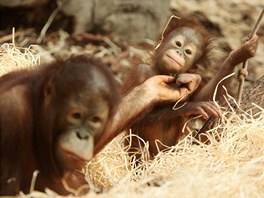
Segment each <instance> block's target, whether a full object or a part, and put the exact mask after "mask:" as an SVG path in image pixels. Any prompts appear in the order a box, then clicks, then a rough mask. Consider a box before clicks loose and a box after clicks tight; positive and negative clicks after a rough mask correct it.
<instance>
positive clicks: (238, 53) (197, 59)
mask: <svg viewBox="0 0 264 198" xmlns="http://www.w3.org/2000/svg"><path fill="white" fill-rule="evenodd" d="M211 43H212V42H211V38H210V36H209V34H208V33H207V31H206V30H205V29H204V28H203V27H202V25H201V24H199V23H198V22H197V21H195V20H194V19H191V18H189V19H179V18H176V17H175V18H173V17H172V18H171V20H170V21H169V23H168V24H167V26H166V28H165V30H164V31H163V33H162V35H161V41H160V43H159V44H158V46H157V47H156V50H155V53H154V58H153V64H152V65H145V64H141V65H139V66H137V67H135V68H133V69H132V70H131V71H129V72H128V75H127V78H126V79H125V80H124V84H123V89H122V94H123V95H126V94H127V93H128V92H129V91H130V90H131V89H132V88H133V87H135V86H137V85H138V84H141V83H142V82H144V81H145V80H146V79H148V78H149V77H151V76H154V75H160V74H162V75H171V76H175V82H174V83H172V84H170V86H171V87H172V88H173V87H186V86H187V87H188V83H190V82H197V84H196V88H197V87H198V86H199V84H200V82H201V77H200V75H198V74H194V73H192V72H194V71H195V69H196V67H197V65H198V64H201V65H204V64H206V62H207V61H208V59H209V56H208V54H209V52H210V50H211V49H212V47H211ZM256 46H257V37H256V36H255V37H253V38H252V39H251V40H249V41H247V42H245V43H244V44H243V45H242V46H241V47H240V48H239V49H237V50H235V51H233V52H232V53H230V55H229V56H228V57H227V58H226V59H225V61H224V62H223V64H222V66H221V69H220V70H219V72H218V74H216V76H215V77H214V78H213V79H212V80H211V81H210V82H209V83H208V84H207V85H206V86H205V87H204V88H202V89H201V91H198V92H197V91H196V92H194V93H192V94H187V95H186V96H185V97H183V98H182V99H181V100H180V101H179V102H187V103H186V104H185V105H184V106H182V107H181V108H178V109H177V110H173V108H172V107H173V106H174V104H173V103H166V104H165V103H164V104H160V105H159V106H156V107H154V108H153V109H152V111H151V112H150V113H149V114H148V115H146V116H144V117H142V118H139V119H138V120H137V122H136V123H134V124H133V125H132V126H131V129H132V134H136V135H138V136H139V137H141V138H142V139H143V140H144V141H145V142H148V143H149V154H150V156H151V157H153V156H155V155H156V154H157V153H158V151H159V150H163V149H165V148H166V147H167V146H173V145H175V144H176V143H177V141H178V140H179V138H180V137H181V136H182V135H183V133H182V129H183V125H184V123H185V120H186V118H187V117H188V116H190V115H202V117H203V118H208V117H210V116H214V117H220V116H221V113H220V111H219V109H218V107H217V106H216V105H215V104H214V103H213V102H211V101H210V100H212V96H213V92H214V90H215V87H216V85H217V83H218V82H219V81H220V80H221V79H222V78H223V77H225V76H226V75H228V74H230V73H232V72H233V69H234V68H235V66H236V65H237V64H239V63H241V62H243V61H245V60H247V59H248V58H250V57H252V56H254V55H255V51H256ZM197 79H199V80H197ZM138 100H140V98H139V99H138ZM135 105H136V104H135ZM131 141H132V142H130V143H128V142H126V144H130V145H131V148H130V152H133V153H134V152H137V151H138V150H139V149H140V148H141V147H142V146H143V145H141V143H140V142H139V140H138V138H135V137H132V138H131ZM158 142H160V143H159V144H157V143H158Z"/></svg>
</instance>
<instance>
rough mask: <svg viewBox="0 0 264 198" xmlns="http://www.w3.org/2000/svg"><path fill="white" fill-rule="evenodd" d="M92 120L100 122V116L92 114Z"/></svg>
mask: <svg viewBox="0 0 264 198" xmlns="http://www.w3.org/2000/svg"><path fill="white" fill-rule="evenodd" d="M92 121H93V122H101V118H100V117H98V116H94V117H93V118H92Z"/></svg>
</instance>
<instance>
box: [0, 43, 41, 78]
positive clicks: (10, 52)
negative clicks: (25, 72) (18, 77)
mask: <svg viewBox="0 0 264 198" xmlns="http://www.w3.org/2000/svg"><path fill="white" fill-rule="evenodd" d="M39 63H40V57H39V54H38V53H37V52H36V51H35V50H34V49H33V46H29V47H28V48H23V47H17V46H15V44H13V43H4V44H2V45H0V76H3V75H4V74H7V73H9V72H11V71H16V70H20V69H31V68H33V67H35V66H36V65H39Z"/></svg>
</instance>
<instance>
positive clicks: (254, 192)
mask: <svg viewBox="0 0 264 198" xmlns="http://www.w3.org/2000/svg"><path fill="white" fill-rule="evenodd" d="M227 114H228V116H227ZM207 137H208V140H209V142H210V144H204V143H201V142H199V141H197V140H196V144H195V145H194V144H192V143H191V142H192V140H193V139H192V137H190V136H187V137H186V138H185V139H184V140H183V141H181V142H180V143H179V144H178V145H176V146H174V147H171V148H168V150H167V151H165V152H161V153H159V155H158V156H157V158H156V159H154V160H153V161H151V162H147V161H145V162H143V163H142V164H141V166H140V167H138V168H131V167H130V166H129V163H128V161H129V158H128V156H127V154H126V153H125V152H124V149H123V148H122V147H121V146H120V145H121V143H120V137H119V138H116V139H115V140H114V141H113V142H112V143H111V144H110V145H108V146H107V147H106V148H105V150H104V151H102V152H101V153H100V154H99V155H98V156H97V157H96V158H95V159H94V160H93V161H92V162H90V163H89V164H88V166H87V173H88V175H89V177H90V180H91V181H93V182H94V185H96V186H100V187H102V186H103V187H105V189H108V191H107V192H104V193H103V194H98V195H96V194H95V193H94V192H91V193H89V194H88V195H87V197H108V198H109V197H115V198H116V197H124V196H125V197H128V198H129V197H264V109H262V108H261V107H259V112H258V113H257V114H255V115H252V114H250V111H248V112H243V113H240V114H237V113H235V112H226V113H225V119H224V122H223V124H221V125H218V126H217V127H216V128H214V129H212V130H211V131H210V133H208V134H207ZM218 140H219V141H218ZM109 187H111V188H109ZM93 189H95V190H96V188H93ZM85 197H86V196H85Z"/></svg>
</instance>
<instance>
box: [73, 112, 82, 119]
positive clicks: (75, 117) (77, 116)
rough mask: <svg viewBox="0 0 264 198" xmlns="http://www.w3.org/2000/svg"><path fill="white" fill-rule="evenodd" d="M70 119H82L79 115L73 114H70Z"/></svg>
mask: <svg viewBox="0 0 264 198" xmlns="http://www.w3.org/2000/svg"><path fill="white" fill-rule="evenodd" d="M72 117H73V118H74V119H80V118H81V117H82V115H81V114H80V113H73V114H72Z"/></svg>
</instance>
